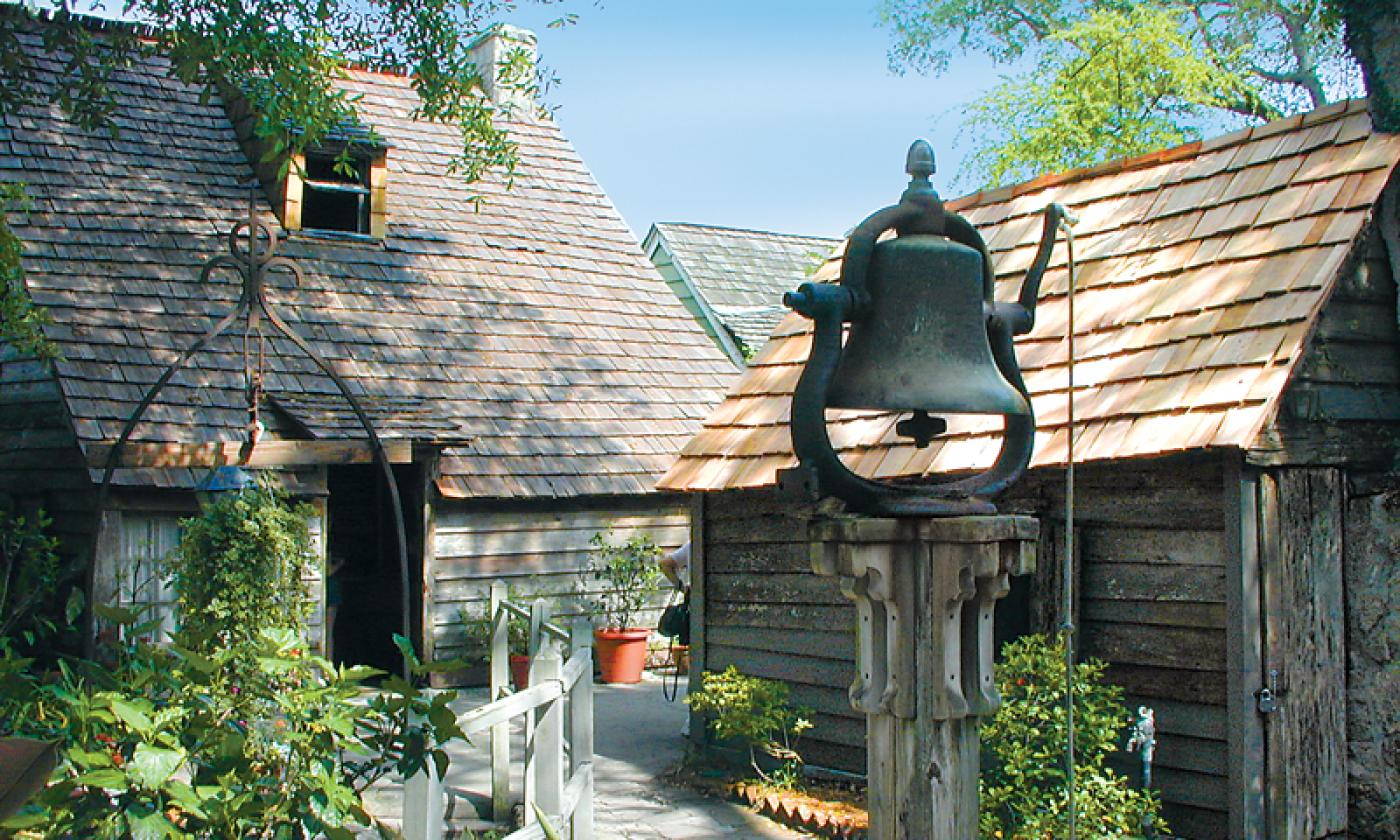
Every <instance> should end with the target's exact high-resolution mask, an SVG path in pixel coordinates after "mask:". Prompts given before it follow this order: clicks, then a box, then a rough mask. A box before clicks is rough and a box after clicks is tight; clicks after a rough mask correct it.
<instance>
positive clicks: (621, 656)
mask: <svg viewBox="0 0 1400 840" xmlns="http://www.w3.org/2000/svg"><path fill="white" fill-rule="evenodd" d="M591 543H592V545H593V552H592V555H591V556H590V558H589V563H588V574H587V576H586V577H585V578H584V580H583V581H582V584H581V587H580V588H581V589H582V590H583V592H584V598H585V600H587V601H588V602H589V603H590V604H591V606H592V607H593V611H594V616H595V617H596V618H597V619H598V620H599V622H600V624H599V626H596V627H595V628H594V629H593V641H594V649H595V651H596V652H597V654H598V666H599V669H600V670H601V671H602V675H603V682H607V683H637V682H641V680H642V669H643V667H644V666H645V665H646V656H647V638H648V637H649V636H650V635H651V628H648V627H638V626H636V624H637V615H638V613H639V612H640V611H641V610H642V608H643V607H644V606H646V604H647V601H648V600H649V599H650V598H651V597H652V596H653V595H655V594H656V591H657V589H658V586H659V583H660V580H661V570H660V567H659V566H658V565H657V561H658V560H659V559H660V557H661V549H660V548H658V547H657V545H656V543H654V542H652V539H651V537H649V536H647V535H646V534H636V535H634V536H632V537H629V538H628V539H627V540H625V541H623V542H620V543H618V542H615V541H614V536H613V533H612V531H611V530H609V531H607V532H600V533H597V534H594V535H593V539H592V540H591ZM590 581H591V585H590Z"/></svg>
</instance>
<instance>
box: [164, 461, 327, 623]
mask: <svg viewBox="0 0 1400 840" xmlns="http://www.w3.org/2000/svg"><path fill="white" fill-rule="evenodd" d="M313 515H314V511H313V510H312V508H311V507H310V506H309V505H296V506H292V505H290V504H288V502H287V499H286V494H284V493H283V492H281V491H280V490H277V489H275V488H273V487H272V486H271V485H269V484H267V483H265V482H259V483H258V484H256V485H254V486H250V487H245V488H244V489H242V490H241V491H239V492H237V493H219V494H217V496H216V498H215V499H214V500H213V501H211V502H208V503H207V504H205V505H204V507H203V510H202V511H201V513H200V515H199V516H197V517H194V518H192V519H186V520H184V521H182V522H181V523H180V526H181V533H180V545H179V547H178V548H177V549H176V550H175V552H174V555H173V556H172V557H171V558H170V559H169V560H168V561H167V562H166V569H165V571H166V573H167V574H169V576H170V578H171V581H172V583H173V584H174V586H175V590H176V592H177V593H178V595H179V615H180V626H181V627H182V628H183V629H184V630H185V632H186V633H187V634H189V637H190V638H191V639H193V640H208V641H207V642H200V644H201V645H203V644H211V645H215V646H223V645H232V644H237V643H239V642H244V641H249V640H252V639H255V638H256V637H257V635H258V633H259V631H260V630H261V629H262V628H264V627H279V628H289V629H293V630H296V631H297V632H303V631H304V630H305V626H306V619H307V616H308V615H309V611H310V607H311V602H310V599H309V598H308V595H307V592H306V587H305V585H304V584H303V583H302V575H303V574H305V573H306V572H307V570H308V569H309V568H310V567H311V563H312V561H313V556H312V552H311V536H310V533H309V532H308V529H307V519H309V518H310V517H311V516H313Z"/></svg>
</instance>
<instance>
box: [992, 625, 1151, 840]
mask: <svg viewBox="0 0 1400 840" xmlns="http://www.w3.org/2000/svg"><path fill="white" fill-rule="evenodd" d="M1106 667H1107V666H1106V665H1105V663H1103V662H1100V661H1097V660H1088V661H1085V662H1081V663H1078V664H1077V665H1076V666H1075V691H1074V727H1075V764H1074V767H1075V781H1076V788H1077V793H1076V796H1075V809H1076V823H1077V826H1078V832H1079V836H1080V837H1083V838H1085V840H1097V839H1098V838H1119V837H1139V836H1142V834H1143V831H1144V827H1145V826H1148V825H1153V826H1155V827H1156V830H1157V831H1158V832H1161V833H1165V832H1166V830H1167V828H1166V825H1165V824H1164V823H1163V822H1162V821H1161V819H1160V818H1159V817H1158V816H1157V814H1158V812H1159V810H1160V808H1161V804H1160V802H1159V801H1158V799H1157V796H1156V794H1155V793H1153V792H1152V791H1150V790H1149V791H1143V790H1137V789H1135V788H1133V787H1132V786H1131V785H1130V784H1129V782H1128V780H1127V779H1125V778H1123V777H1122V776H1120V775H1119V774H1117V773H1115V772H1114V771H1113V770H1111V769H1109V768H1108V767H1106V766H1105V762H1106V761H1107V759H1108V757H1109V756H1110V755H1112V754H1113V753H1114V752H1115V751H1116V750H1117V749H1118V746H1119V742H1120V737H1121V734H1122V732H1123V729H1124V728H1125V727H1126V726H1127V724H1128V722H1129V718H1128V713H1127V711H1126V710H1125V709H1124V708H1123V705H1122V702H1121V701H1122V695H1123V692H1122V689H1120V688H1118V687H1116V686H1112V685H1107V684H1105V683H1104V681H1103V675H1104V669H1105V668H1106ZM996 676H997V685H998V688H999V689H1000V691H1001V698H1002V703H1001V708H1000V709H998V710H997V713H996V715H995V716H993V717H992V718H991V719H990V720H986V721H984V722H983V724H982V778H981V798H982V799H981V814H980V818H979V824H980V826H979V827H980V832H981V836H982V837H984V838H1000V840H1042V838H1045V839H1046V840H1048V838H1054V837H1063V836H1065V834H1066V833H1067V824H1068V818H1067V815H1066V808H1065V805H1066V802H1065V790H1066V774H1065V741H1066V738H1067V726H1066V721H1065V661H1064V656H1063V652H1062V650H1061V649H1060V648H1059V647H1058V646H1057V645H1052V644H1051V643H1050V642H1049V641H1047V640H1046V638H1045V637H1044V636H1027V637H1025V638H1022V639H1018V640H1016V641H1014V642H1010V643H1008V644H1007V645H1006V646H1005V647H1004V648H1003V649H1002V660H1001V662H1000V663H998V665H997V669H996Z"/></svg>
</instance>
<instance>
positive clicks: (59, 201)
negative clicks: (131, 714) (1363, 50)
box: [0, 37, 733, 497]
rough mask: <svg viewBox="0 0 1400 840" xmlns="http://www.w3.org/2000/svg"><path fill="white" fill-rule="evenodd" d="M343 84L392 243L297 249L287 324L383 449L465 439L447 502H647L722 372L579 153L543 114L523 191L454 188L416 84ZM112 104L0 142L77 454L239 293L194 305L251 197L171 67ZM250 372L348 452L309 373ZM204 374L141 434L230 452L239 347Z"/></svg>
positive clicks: (311, 243)
mask: <svg viewBox="0 0 1400 840" xmlns="http://www.w3.org/2000/svg"><path fill="white" fill-rule="evenodd" d="M28 45H29V46H30V47H31V48H32V49H33V50H34V52H35V54H36V61H37V62H38V64H39V65H40V67H41V68H42V71H43V73H45V74H49V75H50V76H52V75H53V74H57V73H59V72H62V65H61V63H60V62H59V61H58V60H57V59H55V58H53V57H49V56H43V55H41V54H39V50H40V47H39V43H38V41H37V38H33V37H29V39H28ZM347 84H348V86H349V87H350V88H351V89H352V91H353V92H354V93H356V94H361V95H363V101H362V102H361V104H360V108H361V115H362V117H363V118H364V120H365V121H366V122H368V123H371V124H373V125H374V126H375V127H376V128H377V129H378V130H379V132H380V133H381V134H382V135H383V136H384V137H385V138H386V140H387V142H388V145H389V147H390V151H389V154H388V169H389V199H388V200H389V214H390V215H389V227H388V235H387V237H386V239H385V240H384V241H383V242H382V243H381V242H373V241H371V242H360V241H348V240H346V239H344V238H342V239H334V238H330V237H325V236H317V235H311V234H296V235H293V236H292V238H291V240H290V241H288V242H287V243H286V245H285V246H284V248H283V249H282V251H281V253H283V254H286V255H288V256H291V257H293V258H295V259H297V260H298V261H299V262H300V264H301V266H302V267H303V269H304V270H305V272H306V281H305V283H304V284H303V285H302V286H301V287H299V288H293V287H292V286H291V284H290V283H289V281H288V280H287V278H286V277H285V276H274V279H273V280H272V281H271V282H272V286H273V290H272V292H271V297H272V298H273V300H274V302H275V304H276V305H277V306H278V307H279V310H280V311H281V312H282V314H283V315H284V316H285V317H286V318H287V319H288V320H289V321H290V322H291V323H292V325H293V326H294V327H295V328H296V329H297V330H298V331H300V332H301V333H302V334H303V335H304V336H306V337H307V338H309V339H310V340H311V341H312V342H313V344H314V345H315V346H316V347H317V349H318V350H319V351H320V352H321V353H323V354H324V355H325V356H327V357H328V358H330V359H331V360H332V363H333V364H335V365H337V366H338V367H339V369H340V370H341V371H342V372H343V373H344V374H345V375H346V376H347V377H348V378H350V380H351V382H352V387H353V388H354V389H355V390H356V391H357V392H358V393H360V394H362V395H364V396H365V397H366V402H367V403H368V405H369V406H370V411H371V413H372V414H374V415H375V417H376V420H377V421H378V422H380V423H381V425H382V433H383V434H384V436H385V437H391V438H392V437H400V438H413V439H418V440H429V441H434V440H437V441H458V442H460V441H462V440H463V439H464V438H469V439H470V441H471V443H470V446H465V447H456V448H452V449H449V450H447V452H446V456H445V457H444V459H443V463H442V473H443V477H442V479H441V481H440V482H439V487H440V489H441V490H442V492H443V493H445V494H447V495H449V496H493V497H495V496H572V495H579V494H592V493H640V492H650V491H651V490H652V488H653V486H654V483H655V481H656V478H657V476H659V475H660V474H661V473H662V472H663V471H664V470H665V468H666V467H667V465H668V464H669V463H670V461H671V460H672V458H674V455H675V452H676V451H677V450H678V449H679V448H680V446H681V444H682V443H683V442H684V441H685V440H686V439H688V438H689V437H690V436H691V435H693V434H694V433H695V431H696V430H697V429H698V428H699V421H700V419H701V418H702V417H703V416H704V413H705V412H706V411H707V410H708V409H709V408H710V407H712V406H713V405H714V404H715V403H716V402H718V401H719V399H720V398H721V397H722V395H723V393H724V388H725V387H726V386H727V385H728V384H729V383H730V382H731V380H732V376H733V369H732V367H731V366H730V364H729V362H728V361H727V360H726V359H725V358H724V357H723V356H722V355H721V354H720V353H719V352H718V351H717V350H716V349H715V347H714V346H713V344H711V342H710V340H709V339H708V338H707V337H706V335H705V334H704V333H703V332H702V331H701V329H700V328H699V327H698V325H696V324H695V322H694V321H693V319H692V318H691V317H690V316H689V314H688V313H687V312H686V311H685V309H684V308H683V306H682V305H681V304H680V303H679V302H677V301H676V300H675V298H674V296H673V295H671V294H669V292H668V291H667V290H666V288H665V285H664V283H663V282H662V280H661V279H660V277H658V276H657V274H656V272H655V270H654V269H653V268H652V266H651V265H650V264H649V263H647V261H646V260H645V259H644V258H643V256H642V255H641V253H640V252H639V251H638V249H637V246H636V243H635V242H634V241H633V240H632V238H631V236H630V234H629V232H628V229H627V227H626V226H625V225H624V224H623V223H622V221H621V219H620V218H619V216H618V214H617V211H616V210H615V209H614V208H613V206H612V204H611V203H610V202H609V201H608V199H607V197H606V196H605V195H604V194H603V192H602V190H600V189H599V187H598V185H597V184H596V183H595V182H594V181H593V179H592V177H591V176H590V175H589V173H588V171H587V169H586V168H585V167H584V165H583V163H582V161H580V160H579V157H578V155H577V154H576V153H575V152H574V150H573V148H572V146H571V145H570V144H569V143H568V141H567V140H566V139H565V138H564V137H563V135H562V134H561V133H560V132H559V129H558V128H557V127H556V126H555V125H554V124H553V123H552V122H551V121H549V120H548V119H540V120H537V121H536V120H531V121H523V122H513V123H510V124H509V129H510V131H511V134H512V136H513V137H514V139H515V140H516V141H517V142H518V143H519V147H520V149H519V153H520V166H519V169H518V170H517V173H516V175H515V179H514V187H513V189H510V190H507V189H506V188H505V185H504V183H503V182H502V179H500V178H499V177H488V178H487V179H486V180H485V181H483V182H480V183H477V184H474V185H471V186H470V187H468V186H467V185H465V184H463V183H461V182H460V181H459V180H457V179H455V178H453V177H452V176H449V175H448V174H447V166H448V163H449V160H450V159H451V157H452V154H453V152H454V151H455V150H458V149H460V142H461V141H460V135H459V134H458V132H457V130H456V129H455V128H453V127H452V126H450V125H438V124H431V123H424V122H415V121H413V120H411V119H410V116H409V115H410V113H411V112H412V111H413V110H414V109H415V107H416V106H417V104H418V101H417V98H416V95H415V94H414V92H413V89H412V86H411V82H410V80H409V79H407V78H402V77H397V76H392V75H380V74H372V73H363V72H357V73H354V74H353V75H352V78H351V79H350V81H349V82H348V83H347ZM114 92H115V94H116V99H117V102H118V106H119V107H118V111H117V113H116V122H117V124H118V126H119V127H120V129H121V134H120V136H119V137H117V138H112V137H109V136H107V135H105V134H103V133H94V132H85V131H83V130H81V129H80V128H78V127H77V126H76V125H74V124H73V123H71V122H70V121H68V120H66V119H65V118H64V117H63V116H62V114H61V112H60V111H59V110H58V109H57V108H54V107H45V108H37V109H31V110H28V111H26V112H24V113H21V114H17V115H12V116H11V117H9V118H8V119H7V120H6V122H5V123H4V125H3V126H0V180H14V181H22V182H25V183H26V184H27V185H28V193H29V195H30V196H31V197H32V199H33V204H34V208H33V211H32V212H31V213H28V214H27V215H24V216H22V217H18V218H16V219H15V220H14V221H15V222H17V224H16V231H17V232H18V234H19V235H20V237H21V238H22V239H23V240H24V243H25V251H24V265H25V269H26V271H27V274H28V283H29V287H30V290H31V293H32V295H33V298H34V300H35V302H36V303H38V304H40V305H42V306H44V307H47V308H48V310H49V312H50V313H51V315H52V316H53V319H54V324H53V325H52V326H51V327H50V328H49V330H48V332H49V335H50V337H51V338H52V339H53V340H54V341H56V342H57V343H58V344H59V346H60V349H61V351H62V353H63V357H64V358H63V360H61V361H59V362H58V363H57V371H58V375H59V377H60V387H61V389H62V393H63V395H64V397H65V400H66V403H67V406H68V409H69V411H70V412H71V415H72V420H73V425H74V428H75V430H76V432H77V435H78V438H79V440H80V442H81V443H82V445H83V446H84V447H89V446H90V445H92V444H94V443H100V442H104V441H106V442H110V441H111V440H113V439H115V437H116V435H117V433H118V431H119V429H120V427H121V424H122V422H123V421H124V420H125V419H126V418H127V417H128V416H129V415H130V414H131V412H132V411H133V409H134V408H135V405H136V402H137V400H139V399H140V397H141V396H142V394H143V393H144V391H145V389H146V388H147V387H148V386H149V385H150V384H151V383H152V382H154V381H155V378H156V377H157V376H158V375H159V373H160V372H161V370H162V369H163V367H164V366H165V365H166V364H168V363H170V362H171V361H173V360H174V358H175V356H176V354H177V353H178V352H179V351H180V350H182V349H184V348H185V347H186V346H188V345H189V344H190V343H191V342H192V341H193V340H194V339H195V338H197V337H198V336H200V335H202V334H203V333H204V332H205V331H206V330H208V329H209V328H210V326H212V323H213V320H212V319H213V318H214V317H216V316H218V315H220V314H222V313H224V312H226V311H228V309H230V308H231V306H232V304H233V302H234V300H235V299H236V296H237V291H238V290H237V288H236V286H235V285H234V284H232V283H215V284H210V285H203V286H202V285H200V283H199V271H200V267H201V265H202V263H203V261H204V260H206V259H208V258H209V257H211V256H214V255H216V254H219V253H223V252H224V248H225V245H224V235H225V234H226V232H227V231H228V229H229V228H230V226H231V225H232V224H233V223H234V222H236V221H239V220H240V219H242V218H245V217H246V212H247V211H246V207H247V201H248V191H247V189H246V188H245V187H244V186H241V185H244V184H246V183H247V182H249V181H250V180H251V179H252V177H253V172H252V169H251V168H250V166H249V163H248V161H247V159H246V158H245V156H244V154H243V153H242V152H241V151H240V147H239V144H238V142H237V139H236V137H235V134H234V130H233V128H232V127H231V125H230V123H229V120H228V118H227V116H226V115H225V113H224V110H223V107H222V105H221V103H220V102H219V100H218V98H217V97H214V98H213V99H212V100H211V101H209V102H205V103H201V102H200V96H199V94H200V92H199V91H198V90H197V89H195V88H192V87H190V86H187V85H184V84H181V83H180V82H177V81H174V80H172V79H170V78H169V77H168V75H167V73H166V67H165V65H164V64H163V63H162V62H161V61H159V60H154V59H153V60H147V61H143V62H141V63H140V64H138V65H137V66H136V67H134V68H132V69H131V70H130V71H126V72H122V73H120V74H118V76H117V78H116V81H115V84H114ZM474 195H479V196H481V197H483V198H484V203H482V205H481V207H480V212H477V209H476V207H475V205H474V204H473V201H472V198H473V196H474ZM259 201H260V207H259V210H260V212H261V215H262V217H263V218H264V219H265V220H271V219H272V218H273V215H272V212H271V208H270V207H268V206H267V205H266V202H265V201H262V199H261V196H260V198H259ZM269 335H270V336H271V335H272V333H269ZM266 353H267V373H266V388H267V391H268V392H269V394H270V396H271V398H272V399H273V400H275V401H277V404H278V406H279V407H280V409H281V410H283V411H286V412H287V413H289V414H291V415H292V416H294V417H295V418H296V419H297V420H298V421H299V422H300V423H302V424H304V426H305V427H306V428H307V429H308V430H309V431H310V433H311V434H312V435H313V436H315V437H322V438H336V437H340V436H353V437H358V436H359V435H360V433H359V431H358V429H356V428H354V424H353V423H348V422H347V418H348V414H347V412H346V407H345V406H343V405H339V404H338V403H337V398H335V396H334V395H335V393H336V392H335V390H334V385H333V383H332V382H331V381H330V380H328V379H327V378H326V377H325V376H323V375H321V374H320V373H319V372H317V371H316V370H315V369H314V367H313V366H312V364H311V363H310V361H309V360H306V359H304V357H302V356H301V355H300V354H299V353H298V352H297V351H296V349H295V348H294V347H292V346H290V344H289V343H288V342H286V341H284V340H282V339H281V338H280V337H275V338H274V337H270V338H269V340H268V342H267V344H266ZM196 364H197V369H196V370H187V371H185V372H183V373H181V374H180V375H178V376H177V377H176V379H175V380H174V381H173V382H172V384H171V386H169V387H167V389H166V390H165V391H164V392H163V394H162V397H161V400H160V402H158V403H157V404H156V405H154V406H153V407H152V408H151V410H150V411H149V412H148V414H147V418H146V421H145V422H144V423H143V424H142V425H141V426H140V427H138V430H137V434H136V437H135V439H136V440H141V441H153V442H184V443H197V442H205V441H215V440H230V441H237V440H241V439H242V437H243V426H244V424H245V423H246V420H247V414H246V408H245V396H244V392H243V387H244V382H243V342H242V339H241V337H233V338H225V339H221V340H220V341H218V342H216V343H215V345H213V346H212V347H211V348H209V349H207V350H206V351H204V352H202V353H201V354H200V355H198V356H197V357H196ZM171 475H174V473H173V472H172V473H171ZM148 479H149V476H147V477H146V478H145V479H141V480H148Z"/></svg>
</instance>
